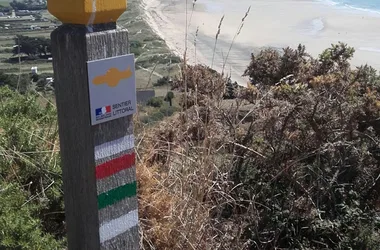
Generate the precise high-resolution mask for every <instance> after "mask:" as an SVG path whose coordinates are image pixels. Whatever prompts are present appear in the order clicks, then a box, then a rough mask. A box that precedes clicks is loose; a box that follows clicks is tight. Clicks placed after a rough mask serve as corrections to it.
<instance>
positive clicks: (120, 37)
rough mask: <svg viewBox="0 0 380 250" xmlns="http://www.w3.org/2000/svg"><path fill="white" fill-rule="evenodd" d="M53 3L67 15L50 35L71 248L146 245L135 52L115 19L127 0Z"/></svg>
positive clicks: (62, 0) (51, 3) (94, 249)
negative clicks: (139, 190) (141, 207)
mask: <svg viewBox="0 0 380 250" xmlns="http://www.w3.org/2000/svg"><path fill="white" fill-rule="evenodd" d="M48 8H49V11H50V12H51V13H52V14H53V15H55V16H56V17H57V18H59V19H60V20H61V21H62V22H63V23H64V24H63V25H62V26H60V27H58V28H57V29H56V30H55V31H53V32H52V34H51V40H52V55H53V67H54V82H55V94H56V103H57V110H58V124H59V135H60V147H61V160H62V170H63V189H64V199H65V215H66V225H67V237H68V249H69V250H77V249H78V250H87V249H88V250H98V249H126V250H134V249H139V233H138V212H137V208H138V206H137V204H138V202H137V196H136V194H137V187H136V169H135V154H134V136H133V121H132V115H133V113H134V111H135V109H136V89H135V75H134V73H135V68H134V58H133V55H128V53H129V41H128V31H127V30H118V29H116V23H115V22H116V20H117V19H118V17H119V16H120V15H121V14H122V13H123V12H124V11H125V9H126V1H125V0H122V1H119V0H113V1H112V0H91V1H90V0H75V1H72V0H48ZM100 59H102V60H100ZM96 105H98V106H96Z"/></svg>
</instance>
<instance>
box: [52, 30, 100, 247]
mask: <svg viewBox="0 0 380 250" xmlns="http://www.w3.org/2000/svg"><path fill="white" fill-rule="evenodd" d="M86 32H87V29H86V27H84V26H71V25H63V26H61V27H59V28H58V29H56V30H55V31H53V33H52V35H51V40H52V56H53V58H54V60H53V66H54V81H55V95H56V103H57V111H58V123H59V135H60V147H61V159H62V172H63V189H64V199H65V215H66V225H67V237H68V248H69V249H70V250H76V249H78V250H87V249H88V250H97V249H99V248H100V246H99V223H98V211H97V206H98V202H97V195H96V182H95V171H94V166H95V159H94V141H93V134H92V128H91V125H90V110H89V96H88V85H87V44H86Z"/></svg>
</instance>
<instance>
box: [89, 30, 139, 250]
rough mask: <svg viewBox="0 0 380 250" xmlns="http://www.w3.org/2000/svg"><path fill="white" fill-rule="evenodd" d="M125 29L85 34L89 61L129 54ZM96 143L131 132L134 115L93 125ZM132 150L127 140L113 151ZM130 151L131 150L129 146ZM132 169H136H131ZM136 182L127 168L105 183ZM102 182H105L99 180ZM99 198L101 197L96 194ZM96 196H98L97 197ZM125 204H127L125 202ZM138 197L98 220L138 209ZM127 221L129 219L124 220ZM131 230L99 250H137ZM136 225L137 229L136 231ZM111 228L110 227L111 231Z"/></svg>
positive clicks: (105, 211) (104, 211)
mask: <svg viewBox="0 0 380 250" xmlns="http://www.w3.org/2000/svg"><path fill="white" fill-rule="evenodd" d="M128 43H129V40H128V32H127V31H126V30H109V31H104V32H102V33H101V35H100V34H99V33H92V34H88V35H87V44H88V46H87V54H88V60H89V61H91V60H97V59H103V58H108V57H113V56H121V55H125V54H128V53H129V46H128ZM92 130H93V136H94V144H95V146H97V145H101V144H104V143H108V142H112V141H115V140H117V139H120V138H123V137H125V136H128V135H132V134H133V116H132V115H131V116H126V117H122V118H119V119H116V120H111V121H108V122H105V123H101V124H98V125H95V126H93V127H92ZM126 151H127V152H131V150H130V149H129V143H128V142H127V141H126V142H125V143H124V144H119V145H118V148H117V149H115V152H126ZM132 151H133V149H132ZM117 157H120V155H118V154H115V155H113V157H109V159H108V160H110V159H112V158H113V159H115V158H117ZM133 169H134V170H135V168H133ZM120 178H126V179H127V180H128V182H132V181H136V171H129V176H128V177H126V176H124V175H122V174H121V175H115V176H114V177H113V178H107V179H108V181H109V182H110V183H108V184H107V185H109V186H113V187H116V186H118V184H120V183H125V180H121V179H120ZM101 182H102V185H104V184H105V183H104V181H103V180H102V181H101ZM99 197H101V196H99ZM99 197H98V198H99ZM126 203H127V204H126ZM137 207H138V201H137V196H134V197H126V198H124V199H122V200H120V201H118V202H116V203H114V204H113V205H111V206H107V207H105V208H102V209H101V210H99V223H100V225H104V224H105V223H107V222H109V220H110V219H113V220H117V218H119V217H120V216H122V215H125V214H127V213H128V212H131V210H132V209H137ZM125 223H126V224H128V222H127V221H126V222H125ZM133 228H134V229H133V230H128V231H126V232H123V233H121V234H119V235H117V236H116V237H114V238H112V239H110V240H108V241H106V242H104V243H103V244H102V245H101V249H128V250H135V249H139V234H138V227H133ZM136 228H137V230H136ZM111 229H112V228H110V230H111Z"/></svg>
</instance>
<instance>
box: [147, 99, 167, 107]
mask: <svg viewBox="0 0 380 250" xmlns="http://www.w3.org/2000/svg"><path fill="white" fill-rule="evenodd" d="M162 99H163V98H160V97H152V98H151V99H149V100H148V102H147V105H148V106H151V107H155V108H159V107H161V106H162V104H163V103H164V102H163V100H162Z"/></svg>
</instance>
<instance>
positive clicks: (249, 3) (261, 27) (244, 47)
mask: <svg viewBox="0 0 380 250" xmlns="http://www.w3.org/2000/svg"><path fill="white" fill-rule="evenodd" d="M249 7H251V8H250V12H249V14H248V16H247V18H246V19H245V22H244V26H243V28H242V30H241V32H240V33H239V34H238V35H237V37H236V39H235V40H234V43H233V46H232V48H231V49H230V47H231V43H232V41H233V39H234V36H235V35H236V33H237V31H238V29H239V26H240V24H241V21H242V18H243V17H244V15H245V13H246V12H247V10H248V8H249ZM143 8H144V9H145V11H146V16H147V21H148V22H149V24H150V25H151V27H152V28H153V29H154V30H155V31H156V32H157V34H158V35H159V36H161V37H162V38H163V39H164V40H165V41H166V42H167V44H168V46H169V47H170V48H171V49H172V50H173V51H174V52H175V53H177V54H178V55H179V56H181V57H183V55H184V52H185V48H187V50H186V51H187V52H186V58H187V60H188V63H190V64H194V63H201V64H205V65H208V66H212V67H213V68H214V69H215V70H218V71H222V70H223V69H224V72H225V73H226V74H228V75H231V77H232V79H233V80H235V81H237V82H238V83H239V84H240V85H243V86H244V85H246V83H247V81H248V79H247V78H243V77H242V76H241V75H242V74H243V73H244V70H245V68H246V67H247V66H248V64H249V61H250V54H251V53H252V52H257V51H258V50H259V49H260V48H263V47H276V48H283V47H286V46H291V47H296V46H298V44H299V43H301V44H303V45H305V46H306V49H307V51H308V52H309V53H311V54H312V55H313V56H317V55H318V54H320V53H321V52H322V51H323V50H324V49H326V48H328V47H329V46H330V45H331V44H332V43H337V42H339V41H341V42H344V43H347V44H348V45H350V46H352V47H354V48H355V50H356V52H355V57H354V59H353V60H352V65H353V66H359V65H362V64H369V65H371V66H372V67H374V68H375V69H377V70H380V60H379V57H380V25H379V24H380V14H378V13H371V12H367V11H364V10H363V11H361V10H354V9H350V8H344V7H339V6H332V5H329V4H326V3H323V2H321V1H314V0H309V1H308V0H239V1H227V0H197V1H196V2H195V5H194V9H193V2H192V1H188V2H187V6H186V1H184V0H144V1H143ZM186 9H187V10H186ZM186 13H187V18H186ZM223 15H224V20H223V23H222V25H221V30H220V34H219V37H218V41H217V45H216V48H215V49H214V46H215V36H216V33H217V30H218V24H219V22H220V19H221V17H222V16H223ZM186 24H187V25H186ZM197 30H198V32H197ZM227 55H228V57H227ZM213 58H214V59H213Z"/></svg>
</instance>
